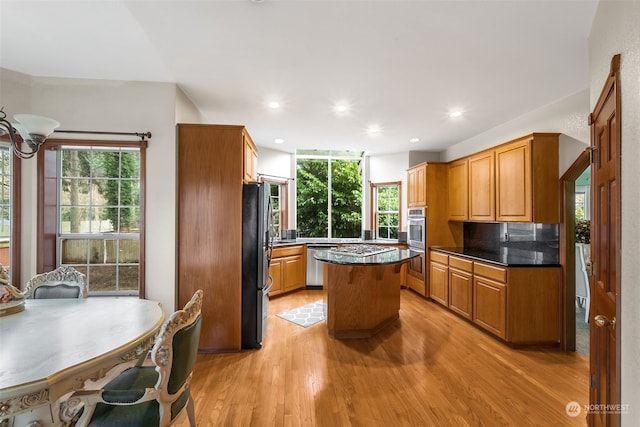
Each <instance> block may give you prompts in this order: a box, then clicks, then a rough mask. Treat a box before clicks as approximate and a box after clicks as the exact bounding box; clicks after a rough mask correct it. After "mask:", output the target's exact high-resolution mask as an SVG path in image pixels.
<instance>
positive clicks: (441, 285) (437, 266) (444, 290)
mask: <svg viewBox="0 0 640 427" xmlns="http://www.w3.org/2000/svg"><path fill="white" fill-rule="evenodd" d="M447 260H448V257H447V256H446V255H443V254H441V253H437V252H431V262H430V266H429V281H430V284H429V292H430V296H431V299H433V300H434V301H437V302H439V303H440V304H442V305H445V306H449V266H448V261H447Z"/></svg>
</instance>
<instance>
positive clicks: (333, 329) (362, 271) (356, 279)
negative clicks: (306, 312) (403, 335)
mask: <svg viewBox="0 0 640 427" xmlns="http://www.w3.org/2000/svg"><path fill="white" fill-rule="evenodd" d="M417 256H419V253H418V252H414V251H411V250H408V249H398V248H389V247H385V248H383V247H380V246H373V245H345V246H342V247H340V248H336V249H332V250H326V251H319V252H316V253H315V255H314V257H315V258H316V259H317V260H319V261H322V262H323V263H324V267H323V268H324V274H323V294H324V302H325V318H326V324H327V331H328V333H329V336H330V337H332V338H368V337H371V336H373V335H375V334H376V333H377V332H378V331H380V330H381V329H382V328H384V327H385V326H386V325H388V324H389V323H391V322H393V321H394V320H396V319H397V318H398V317H399V310H400V286H401V284H402V277H403V267H404V265H405V264H406V263H407V261H409V260H410V259H411V258H414V257H417ZM405 274H406V272H405Z"/></svg>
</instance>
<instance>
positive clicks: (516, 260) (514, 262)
mask: <svg viewBox="0 0 640 427" xmlns="http://www.w3.org/2000/svg"><path fill="white" fill-rule="evenodd" d="M429 249H431V250H434V251H438V252H443V253H446V254H450V255H460V256H464V257H467V258H472V259H474V260H476V261H484V262H488V263H492V264H498V265H501V266H503V267H560V260H559V259H558V255H557V253H549V252H538V251H533V250H531V251H527V250H524V249H512V248H501V249H499V250H498V251H495V252H494V251H491V252H489V251H484V250H479V249H471V248H452V247H437V246H432V247H430V248H429Z"/></svg>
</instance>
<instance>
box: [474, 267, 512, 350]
mask: <svg viewBox="0 0 640 427" xmlns="http://www.w3.org/2000/svg"><path fill="white" fill-rule="evenodd" d="M506 312H507V287H506V285H505V284H504V283H499V282H496V281H493V280H489V279H485V278H484V277H477V276H474V278H473V322H474V323H475V324H477V325H480V326H482V327H483V328H484V329H486V330H488V331H490V332H491V333H493V334H495V335H497V336H499V337H500V338H502V339H505V338H506V336H507V324H506V318H507V315H506Z"/></svg>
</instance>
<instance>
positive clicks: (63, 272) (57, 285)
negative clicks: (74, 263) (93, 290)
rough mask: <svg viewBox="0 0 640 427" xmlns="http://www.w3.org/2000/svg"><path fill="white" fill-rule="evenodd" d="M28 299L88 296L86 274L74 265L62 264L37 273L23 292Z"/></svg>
mask: <svg viewBox="0 0 640 427" xmlns="http://www.w3.org/2000/svg"><path fill="white" fill-rule="evenodd" d="M23 294H24V297H25V298H28V299H51V298H86V297H87V288H86V286H85V284H84V274H82V273H80V272H79V271H78V270H76V269H75V268H73V267H70V266H68V265H62V266H60V267H58V268H56V269H55V270H53V271H49V272H46V273H41V274H36V275H35V276H33V277H32V278H31V279H30V280H29V281H28V282H27V286H26V287H25V290H24V292H23Z"/></svg>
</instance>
